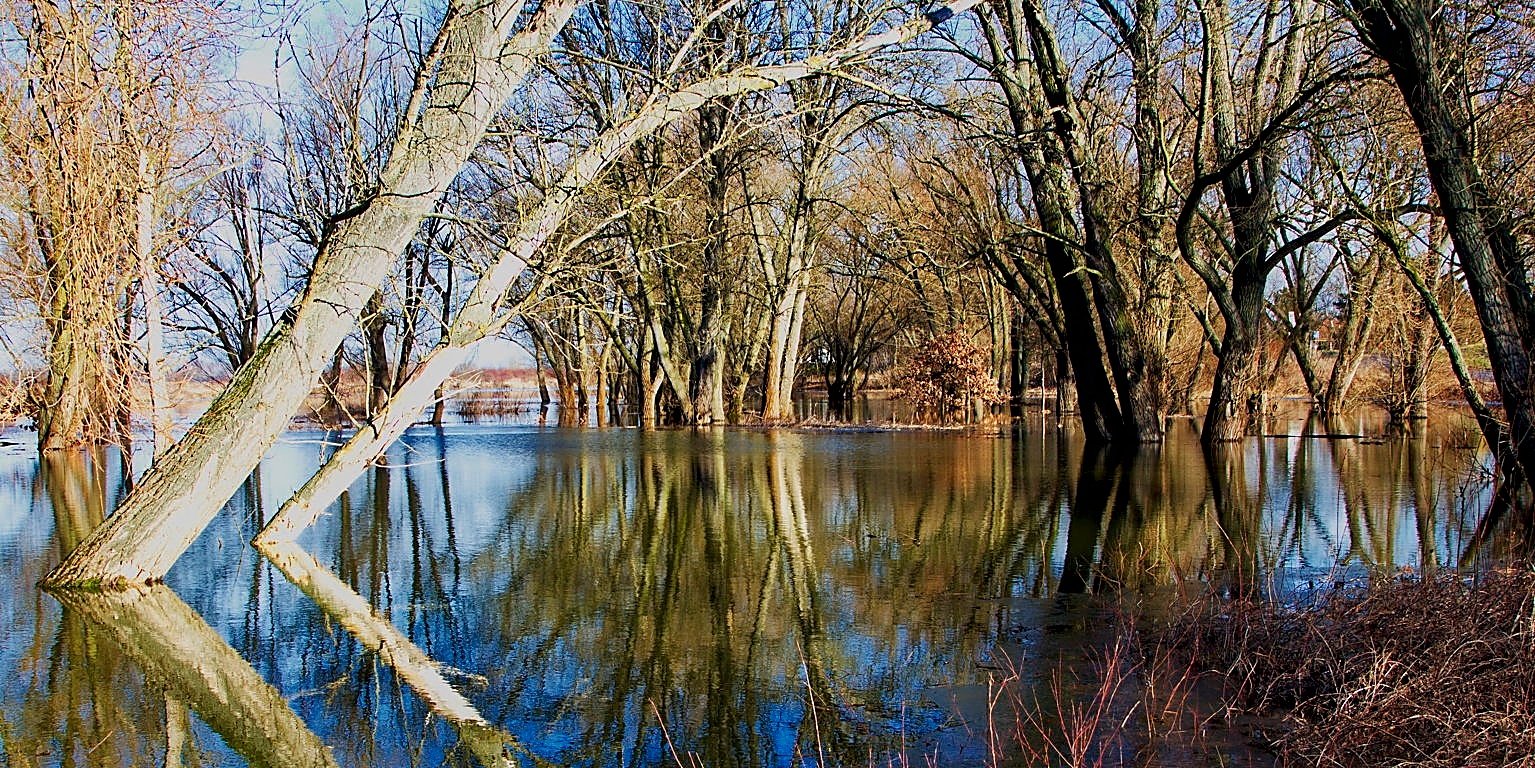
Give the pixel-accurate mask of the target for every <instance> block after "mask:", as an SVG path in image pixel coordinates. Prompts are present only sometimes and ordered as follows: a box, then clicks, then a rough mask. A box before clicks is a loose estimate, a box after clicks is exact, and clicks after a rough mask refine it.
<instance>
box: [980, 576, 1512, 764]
mask: <svg viewBox="0 0 1535 768" xmlns="http://www.w3.org/2000/svg"><path fill="white" fill-rule="evenodd" d="M1532 597H1535V572H1532V571H1531V568H1530V567H1529V566H1527V565H1526V566H1520V567H1510V568H1502V569H1498V570H1492V571H1487V572H1483V573H1480V574H1477V575H1475V576H1466V575H1463V574H1451V573H1445V574H1441V575H1437V576H1431V577H1427V578H1421V577H1418V576H1416V575H1413V574H1404V575H1401V576H1398V577H1396V578H1392V579H1384V580H1379V581H1376V582H1374V583H1372V584H1370V585H1369V586H1363V587H1357V588H1354V587H1340V588H1328V589H1325V590H1322V591H1319V592H1316V593H1313V594H1309V595H1304V596H1301V597H1300V598H1298V599H1297V600H1295V601H1292V602H1285V603H1278V602H1269V601H1259V600H1251V599H1230V598H1219V597H1214V596H1209V595H1206V596H1202V597H1196V598H1191V599H1183V600H1180V601H1179V602H1178V604H1177V606H1176V608H1175V610H1174V611H1172V612H1171V613H1170V614H1168V617H1167V618H1164V619H1161V620H1158V621H1155V622H1151V621H1148V620H1144V619H1142V620H1135V619H1129V618H1124V619H1122V623H1121V626H1120V627H1119V629H1118V631H1116V632H1115V633H1114V639H1113V640H1112V641H1109V642H1106V643H1101V644H1100V645H1099V647H1098V649H1097V650H1096V651H1094V652H1092V653H1091V654H1090V659H1089V663H1087V664H1086V665H1085V666H1083V667H1081V668H1078V669H1075V670H1072V669H1070V667H1069V665H1068V666H1063V668H1062V669H1063V672H1062V673H1061V674H1058V675H1057V676H1056V678H1055V679H1054V680H1053V681H1051V682H1050V683H1049V684H1048V685H1044V686H1039V685H1035V686H1027V685H1022V684H1019V683H1018V681H1016V680H1013V681H1007V682H1009V683H1011V684H1012V685H1013V686H1014V692H1013V693H1010V694H1009V699H1008V706H1006V707H1003V708H1001V709H1003V710H1004V711H1003V713H1002V714H1003V715H1004V717H1003V718H1002V719H1003V720H1004V721H1005V728H1004V730H1005V731H1006V732H1007V733H1008V735H1009V738H1010V739H1011V740H1013V741H1014V746H1015V750H1010V751H1016V752H1018V753H1021V756H1022V757H1021V759H1019V760H998V761H996V762H997V763H998V764H1015V763H1021V764H1023V765H1035V766H1045V765H1049V766H1097V765H1104V766H1108V765H1141V766H1194V765H1222V766H1226V765H1275V766H1284V767H1289V766H1339V767H1347V768H1354V767H1358V768H1365V767H1366V766H1368V767H1369V768H1383V767H1385V766H1413V767H1419V766H1421V767H1425V768H1429V767H1432V768H1439V767H1441V766H1442V767H1443V768H1450V767H1452V766H1454V767H1456V768H1483V767H1486V768H1491V767H1493V766H1499V767H1502V766H1535V627H1532V611H1535V603H1532ZM1084 670H1085V671H1084ZM1041 691H1042V692H1041ZM994 725H995V723H994Z"/></svg>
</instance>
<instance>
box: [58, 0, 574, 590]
mask: <svg viewBox="0 0 1535 768" xmlns="http://www.w3.org/2000/svg"><path fill="white" fill-rule="evenodd" d="M579 1H580V0H551V2H550V3H548V4H547V5H545V6H544V7H543V8H542V9H540V10H539V11H538V13H537V14H535V15H534V16H533V17H532V19H531V20H530V21H529V22H528V24H527V27H526V29H525V31H523V32H522V33H520V34H517V35H515V36H513V35H512V32H513V28H514V26H515V24H516V22H517V20H518V18H519V13H520V9H521V8H522V6H523V4H522V3H520V2H514V1H513V0H494V1H492V2H485V3H468V2H463V3H454V4H453V5H452V6H451V7H450V8H449V11H448V16H447V19H446V20H445V21H444V24H443V28H442V30H441V31H440V32H439V33H438V37H437V40H436V42H434V43H433V50H432V55H431V56H430V57H429V58H428V62H427V64H426V65H425V66H424V70H423V73H422V75H421V76H420V77H419V79H418V83H417V88H416V92H415V93H414V94H413V95H412V97H411V106H410V107H409V108H408V110H407V113H406V114H407V119H408V120H409V122H408V124H407V125H405V126H404V128H402V130H401V131H400V134H399V136H398V138H397V139H396V140H395V142H394V145H393V147H392V148H391V151H390V156H389V161H388V162H387V163H386V164H385V166H384V170H383V173H382V174H381V176H380V187H379V191H378V193H377V194H376V195H375V196H374V197H373V198H372V199H371V200H369V201H366V202H365V203H364V204H363V205H361V206H359V208H358V209H357V210H356V211H355V213H352V214H350V215H349V216H346V217H343V218H341V219H340V220H338V221H335V222H333V226H334V228H333V230H332V231H331V233H330V236H329V237H327V238H326V239H325V241H324V242H323V243H322V244H321V248H320V252H319V254H318V255H317V256H316V259H315V265H314V268H313V271H312V273H311V275H310V279H309V284H308V286H307V288H306V289H305V292H304V295H303V296H302V298H301V299H300V301H299V303H298V304H297V305H296V307H295V310H294V311H293V312H292V314H291V318H289V319H287V320H286V321H285V322H283V323H281V324H279V325H278V326H277V327H275V328H274V329H273V330H272V331H271V332H270V333H269V334H268V335H267V337H266V339H265V340H264V341H263V342H262V344H261V346H260V347H259V348H258V349H257V351H256V354H255V356H254V357H253V359H252V360H251V361H250V362H248V363H247V364H246V365H244V366H242V367H241V368H240V370H239V371H237V372H236V373H235V375H234V378H233V380H231V382H230V383H229V385H228V386H227V387H225V389H224V390H223V392H221V393H220V394H219V396H218V397H217V398H216V399H215V400H214V402H213V404H212V405H211V406H209V408H208V411H207V413H205V414H204V415H203V417H202V418H201V419H199V420H198V421H197V423H196V424H195V425H193V426H192V428H191V430H190V431H189V432H188V433H187V435H186V436H185V437H184V438H183V439H182V440H181V442H179V443H178V444H177V445H176V446H175V447H174V448H172V449H171V450H169V451H167V452H166V453H165V454H164V455H162V456H161V457H160V458H159V460H158V461H156V462H155V465H154V466H153V467H152V468H151V469H150V471H149V472H148V473H146V474H145V476H144V478H143V480H142V481H141V482H140V484H139V485H138V487H136V488H135V490H134V491H133V493H131V494H130V495H129V497H128V498H127V499H125V500H124V502H123V504H122V506H121V507H119V509H118V511H117V513H116V514H115V515H113V516H112V517H111V518H109V519H108V521H107V522H106V523H105V524H104V525H102V526H101V527H99V528H97V530H96V531H94V532H93V533H92V534H91V535H90V536H89V537H87V539H86V540H85V541H84V542H83V543H82V544H81V545H80V547H79V548H77V549H76V550H75V551H74V553H73V554H71V555H70V557H69V558H67V559H66V560H65V561H64V562H63V563H62V564H60V566H59V567H58V568H57V569H55V570H54V571H53V572H52V573H50V574H49V575H48V578H47V579H46V583H48V584H51V585H55V586H64V585H72V586H89V585H101V586H125V585H129V584H137V583H146V582H153V581H157V580H159V579H161V578H163V576H164V575H165V572H166V571H167V570H168V569H169V568H170V566H171V564H172V563H174V562H175V560H176V558H178V557H180V555H181V553H182V552H183V551H185V549H186V547H187V546H188V545H190V544H191V542H192V541H193V540H194V539H195V538H196V537H197V536H198V534H200V533H201V532H202V530H203V529H204V528H205V527H207V525H208V523H209V521H211V520H212V519H213V517H214V515H215V514H217V512H218V510H219V509H220V508H221V507H222V506H223V504H224V502H226V501H228V499H229V498H230V497H231V496H232V495H233V494H234V492H235V491H236V490H237V489H238V488H239V487H240V484H241V483H243V482H244V481H245V478H246V477H247V476H249V474H250V473H251V470H253V469H254V468H255V467H256V465H257V463H259V462H260V460H261V457H262V455H263V454H265V453H266V450H267V448H269V447H270V446H271V445H272V443H274V442H276V440H277V437H278V436H279V435H280V434H281V433H282V432H283V430H285V429H286V428H287V427H288V423H289V421H290V420H291V419H292V417H293V414H294V413H296V412H297V410H298V408H299V407H300V406H301V405H302V403H303V400H304V398H305V397H306V396H307V395H308V394H309V391H310V389H311V388H312V387H313V386H314V384H315V382H316V380H317V379H318V378H319V374H320V371H321V369H322V368H323V367H324V365H325V363H326V362H328V361H329V360H330V358H331V356H332V354H333V353H334V352H335V350H336V348H337V347H338V346H339V345H340V344H341V341H342V339H344V338H345V337H346V335H347V334H348V333H350V332H351V331H352V329H353V328H355V327H356V325H357V322H358V318H359V315H360V312H361V310H362V307H363V304H364V302H366V301H367V299H368V297H369V296H371V295H372V294H373V292H374V290H376V289H377V287H378V285H379V284H380V283H381V282H382V281H383V279H384V277H385V275H386V274H387V272H388V270H389V267H390V265H391V264H392V263H393V261H394V259H395V258H396V256H397V255H398V254H399V253H400V252H401V251H403V250H404V248H405V246H406V245H407V244H409V242H410V240H411V238H412V237H414V236H415V233H416V230H417V228H418V227H419V226H420V222H421V219H422V217H423V216H425V215H426V214H427V213H429V212H430V211H431V210H432V208H433V206H434V205H435V204H436V201H437V199H438V198H439V197H441V195H442V193H443V191H444V190H446V189H447V186H448V184H449V183H451V182H452V180H453V178H454V177H455V176H457V175H458V172H459V169H460V168H461V167H462V166H463V164H464V162H465V161H466V160H468V158H469V154H470V152H472V151H473V150H474V148H475V147H476V146H477V145H478V144H479V143H480V140H481V138H482V137H483V136H484V133H485V128H486V126H487V125H488V124H489V122H490V120H491V118H492V117H493V116H494V115H495V113H496V112H497V111H499V110H500V109H501V106H502V105H503V104H504V103H505V102H506V100H507V98H508V97H509V96H510V95H511V92H512V90H513V89H514V88H515V87H516V86H517V85H518V84H520V83H521V82H522V81H523V79H524V78H525V77H526V76H527V74H528V72H529V71H531V69H532V67H533V65H534V63H535V61H536V60H537V59H538V57H539V56H541V55H542V54H544V53H545V52H547V51H548V49H549V47H550V44H551V41H552V39H553V36H554V34H555V32H557V31H558V30H559V29H560V28H561V27H562V26H564V24H565V22H566V20H568V19H569V18H570V14H571V13H572V12H573V11H574V9H575V7H576V6H577V5H578V4H579ZM428 70H429V71H428Z"/></svg>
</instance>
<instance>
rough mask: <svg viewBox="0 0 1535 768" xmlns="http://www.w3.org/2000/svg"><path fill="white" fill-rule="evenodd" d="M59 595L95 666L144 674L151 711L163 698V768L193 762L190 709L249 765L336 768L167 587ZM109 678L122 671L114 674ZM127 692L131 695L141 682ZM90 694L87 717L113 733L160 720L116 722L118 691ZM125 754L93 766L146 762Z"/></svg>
mask: <svg viewBox="0 0 1535 768" xmlns="http://www.w3.org/2000/svg"><path fill="white" fill-rule="evenodd" d="M57 597H58V599H59V602H61V603H62V604H63V605H64V607H65V610H66V611H73V612H75V613H76V614H78V616H79V617H80V618H81V619H82V621H83V626H82V627H80V630H79V631H80V635H81V639H83V640H85V645H86V646H88V647H90V648H91V651H92V652H93V653H91V654H90V658H91V659H92V660H93V661H94V660H101V659H108V658H111V659H113V661H114V662H115V661H118V660H123V661H127V662H129V663H130V664H131V665H132V667H133V668H135V669H136V671H137V672H139V673H141V674H142V675H143V680H142V684H141V685H142V686H143V688H144V689H145V690H146V692H150V695H148V696H141V697H137V698H138V701H137V702H136V703H138V704H141V705H142V704H149V703H150V702H152V701H153V700H154V699H155V698H162V699H163V701H164V704H163V707H164V711H165V720H164V724H165V725H164V729H165V736H164V744H165V745H166V749H165V752H164V761H163V763H161V764H163V765H181V764H183V759H184V758H187V757H189V756H190V757H192V758H193V759H194V760H196V757H195V755H189V753H190V752H192V750H190V749H189V748H188V743H187V742H188V740H189V737H190V733H189V732H190V730H191V721H190V719H189V718H188V716H187V710H188V709H190V710H191V711H194V712H196V713H197V716H198V717H199V718H200V719H201V720H202V722H204V723H206V724H207V725H208V726H209V727H211V728H212V729H213V731H214V732H215V733H217V734H218V735H219V736H220V737H222V738H223V740H224V742H225V744H227V745H228V746H229V747H230V748H232V749H233V750H234V751H235V752H237V753H239V754H240V755H241V756H242V757H244V758H245V759H246V760H247V761H249V764H250V765H253V766H272V768H286V767H289V766H292V767H295V768H334V766H335V765H336V762H335V760H334V759H332V757H331V753H330V750H329V748H327V747H326V746H325V745H324V744H323V743H321V741H320V739H319V738H318V737H317V736H315V734H314V733H313V732H312V731H310V730H309V728H308V727H307V726H306V725H305V724H304V722H303V721H302V720H300V719H299V718H298V716H297V715H296V714H294V712H293V710H292V708H290V707H289V706H288V702H287V701H286V700H285V699H284V698H283V696H282V694H281V693H280V692H279V691H278V690H277V689H276V688H273V687H272V686H271V685H270V684H268V683H267V682H266V681H265V680H263V679H262V678H261V676H260V675H258V674H256V670H255V669H253V668H252V667H251V665H250V664H249V663H247V662H246V661H245V659H243V658H241V656H240V655H239V654H238V653H236V652H235V650H234V649H233V648H231V647H229V644H228V643H227V642H225V641H224V639H223V638H222V637H220V636H219V634H218V632H216V631H214V629H213V628H212V627H210V626H208V624H207V622H205V621H203V620H202V617H200V616H198V615H197V613H196V612H195V611H193V610H192V609H191V608H190V607H188V606H187V604H186V603H184V602H182V600H181V599H180V598H178V597H177V596H176V595H175V594H174V593H173V592H171V590H170V589H169V588H168V587H165V586H163V585H157V586H154V587H150V588H147V589H143V590H130V591H126V592H107V593H101V594H88V593H85V594H82V593H76V592H60V593H58V595H57ZM103 641H109V642H110V643H111V644H112V647H110V648H107V647H105V644H104V643H103ZM112 666H113V667H116V666H117V665H116V664H112ZM124 666H126V665H124ZM97 671H98V670H93V669H87V670H85V672H86V675H84V676H85V677H87V678H88V679H91V680H93V681H96V682H97V685H98V686H99V685H100V682H99V680H98V678H99V677H100V675H98V674H94V673H96V672H97ZM113 671H118V672H121V671H124V670H123V668H121V667H119V668H116V669H114V670H113ZM126 687H127V688H128V689H129V690H134V689H136V688H138V684H133V685H128V686H126ZM92 694H93V695H92V696H91V698H90V699H89V704H90V706H88V707H87V708H86V710H87V711H90V712H92V713H93V714H105V717H104V718H102V719H104V720H106V721H107V722H111V723H112V725H113V726H115V727H114V728H113V730H116V729H117V728H122V729H124V730H126V731H128V732H130V733H131V732H134V731H139V730H141V729H142V727H143V724H145V723H146V722H147V723H150V724H153V723H156V721H158V720H159V718H157V717H153V716H152V715H151V716H145V715H144V714H143V713H139V719H137V720H133V719H127V718H123V719H122V720H118V719H117V717H115V716H114V715H119V713H117V712H113V711H111V710H107V711H106V712H105V713H103V711H102V705H111V704H116V703H118V702H120V701H122V699H121V698H120V696H121V692H120V691H116V690H96V691H93V692H92ZM155 694H158V696H156V695H155ZM95 719H96V718H93V720H95ZM113 721H116V722H113ZM96 725H97V727H100V726H102V725H106V723H103V722H101V720H97V722H96ZM112 736H113V734H112V733H111V732H110V731H109V732H107V733H105V734H103V738H111V737H112ZM66 743H67V742H66ZM73 746H74V747H75V748H77V749H78V748H79V747H81V746H89V747H90V749H89V751H91V752H94V751H96V750H97V749H98V748H99V743H98V744H95V745H87V744H83V743H79V742H76V743H75V744H74V745H73ZM139 746H140V748H142V747H143V746H144V745H139ZM146 751H148V750H146ZM121 757H122V758H125V759H121V760H113V759H110V758H109V759H99V757H98V758H97V759H92V760H90V761H89V762H90V763H92V764H100V765H144V764H148V763H149V761H148V760H141V759H139V758H140V756H139V755H135V754H124V755H121ZM155 762H160V761H155ZM196 762H199V763H200V762H201V760H196Z"/></svg>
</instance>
